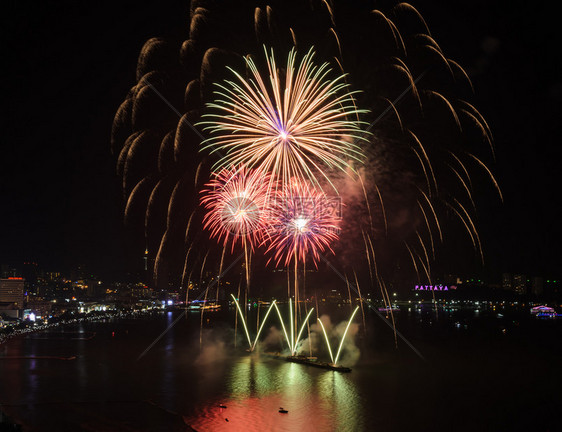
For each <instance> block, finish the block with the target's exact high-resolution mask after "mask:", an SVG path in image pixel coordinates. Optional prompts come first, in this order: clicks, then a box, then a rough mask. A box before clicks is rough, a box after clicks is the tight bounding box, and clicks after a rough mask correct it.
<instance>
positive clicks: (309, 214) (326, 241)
mask: <svg viewBox="0 0 562 432" xmlns="http://www.w3.org/2000/svg"><path fill="white" fill-rule="evenodd" d="M339 205H340V201H339V199H331V198H329V197H327V196H326V194H325V193H324V192H322V191H321V190H319V189H317V188H314V187H313V186H312V185H311V184H310V183H308V182H303V181H301V180H299V179H296V178H293V179H292V180H291V182H290V183H289V184H288V185H287V186H286V187H285V188H283V189H282V190H280V191H279V193H278V194H277V196H276V197H275V199H274V200H273V201H272V204H271V205H270V214H269V220H270V221H269V224H268V226H269V229H268V235H267V236H266V237H265V241H266V242H267V243H269V245H268V248H267V252H270V253H272V255H273V257H272V259H273V260H274V261H275V262H276V264H280V263H282V264H284V265H288V264H289V263H290V262H291V260H293V259H294V260H295V264H296V262H298V261H300V262H305V260H306V257H307V256H310V258H312V260H313V262H314V264H316V263H317V261H318V259H319V253H320V252H323V251H325V250H330V251H332V252H333V250H332V248H331V244H332V243H333V242H334V241H335V240H337V239H338V233H339V223H340V216H339Z"/></svg>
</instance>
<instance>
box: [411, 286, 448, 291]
mask: <svg viewBox="0 0 562 432" xmlns="http://www.w3.org/2000/svg"><path fill="white" fill-rule="evenodd" d="M451 289H456V287H453V286H452V287H451ZM414 291H449V287H448V286H447V285H416V287H415V288H414Z"/></svg>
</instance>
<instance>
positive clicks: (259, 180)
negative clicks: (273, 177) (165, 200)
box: [201, 166, 270, 249]
mask: <svg viewBox="0 0 562 432" xmlns="http://www.w3.org/2000/svg"><path fill="white" fill-rule="evenodd" d="M269 181H270V176H269V175H268V174H264V173H262V172H259V171H256V170H248V169H246V168H245V167H244V166H242V167H241V168H229V169H227V168H225V169H222V170H221V171H220V172H219V173H218V174H214V175H213V178H212V179H211V181H210V182H209V183H207V184H206V185H205V188H204V189H203V190H202V191H201V195H202V196H201V204H202V205H203V206H204V207H205V209H206V210H207V212H206V214H205V216H204V218H203V227H204V228H205V229H207V230H209V231H210V232H211V237H212V238H215V237H216V238H217V240H218V242H219V243H220V242H222V243H223V244H224V246H225V247H226V246H227V245H228V243H229V242H231V243H232V249H234V246H235V245H236V243H237V242H238V241H239V240H241V241H242V242H243V243H244V242H247V243H249V244H250V246H251V247H252V249H253V248H254V246H255V245H258V244H260V243H261V242H262V239H263V232H264V226H265V223H266V218H265V210H266V208H267V201H268V200H267V196H268V195H267V189H268V186H269Z"/></svg>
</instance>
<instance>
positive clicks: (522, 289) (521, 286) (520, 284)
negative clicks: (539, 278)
mask: <svg viewBox="0 0 562 432" xmlns="http://www.w3.org/2000/svg"><path fill="white" fill-rule="evenodd" d="M513 290H514V291H515V293H516V294H519V295H523V294H527V277H526V276H525V275H521V274H517V275H514V276H513Z"/></svg>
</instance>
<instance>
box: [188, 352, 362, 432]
mask: <svg viewBox="0 0 562 432" xmlns="http://www.w3.org/2000/svg"><path fill="white" fill-rule="evenodd" d="M226 381H227V382H226V383H225V388H226V390H227V392H226V393H225V394H223V396H222V399H219V398H217V399H215V400H212V401H207V405H206V406H201V407H198V408H197V410H196V412H195V413H194V415H193V416H192V417H191V418H189V419H188V422H189V423H190V424H191V425H192V426H193V427H194V428H195V429H197V430H201V431H211V430H212V431H220V430H242V429H243V430H245V431H263V430H275V431H295V430H307V431H308V430H310V431H332V430H333V431H335V430H337V431H353V430H361V424H360V423H361V422H362V420H361V419H362V417H361V416H360V415H359V414H360V412H361V411H362V409H363V406H362V400H361V397H360V396H359V394H358V389H357V388H356V385H355V383H354V382H353V381H351V380H350V378H349V376H347V375H341V374H339V373H337V372H333V371H326V370H322V369H314V368H310V367H306V366H303V365H299V364H296V363H289V362H285V361H283V360H279V359H271V358H268V357H263V356H262V357H260V356H259V355H247V356H244V357H240V358H238V359H235V360H234V362H233V363H232V365H231V369H230V372H229V373H228V374H227V375H226ZM221 404H224V405H226V406H227V408H221V407H220V405H221ZM280 408H284V409H285V410H287V411H288V413H287V414H283V413H280V412H279V409H280Z"/></svg>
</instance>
